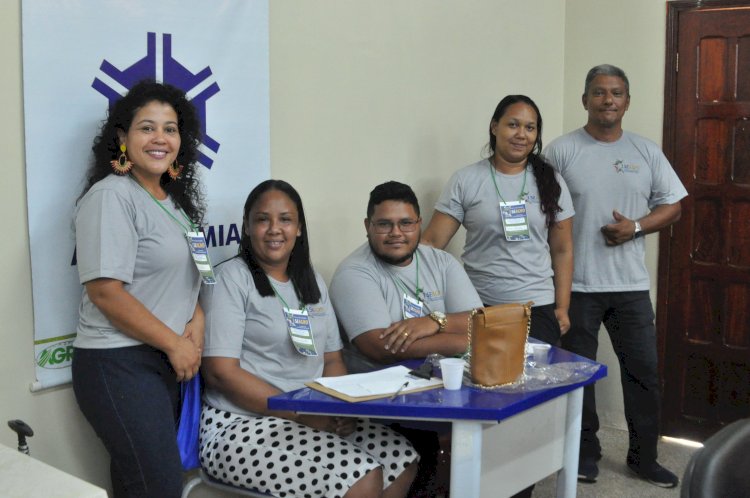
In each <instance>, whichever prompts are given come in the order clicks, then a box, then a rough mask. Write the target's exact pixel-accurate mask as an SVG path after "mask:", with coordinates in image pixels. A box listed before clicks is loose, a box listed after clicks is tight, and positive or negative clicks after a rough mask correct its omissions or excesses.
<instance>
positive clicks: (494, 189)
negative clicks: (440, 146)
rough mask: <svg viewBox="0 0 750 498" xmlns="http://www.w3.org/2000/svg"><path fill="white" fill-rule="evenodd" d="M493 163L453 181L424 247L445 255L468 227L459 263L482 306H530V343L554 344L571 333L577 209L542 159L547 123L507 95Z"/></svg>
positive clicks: (499, 111) (528, 103)
mask: <svg viewBox="0 0 750 498" xmlns="http://www.w3.org/2000/svg"><path fill="white" fill-rule="evenodd" d="M489 132H490V133H489V135H490V142H489V145H488V148H489V151H490V157H488V158H486V159H482V160H481V161H479V162H477V163H475V164H472V165H470V166H467V167H465V168H463V169H461V170H459V171H457V172H456V173H454V174H453V176H452V177H451V179H450V180H449V181H448V185H447V186H446V187H445V189H444V190H443V194H442V195H441V196H440V199H439V200H438V202H437V204H436V206H435V213H434V214H433V216H432V219H431V220H430V224H429V226H428V227H427V229H426V230H425V231H424V233H423V234H422V242H424V243H426V244H430V245H433V246H435V247H438V248H441V249H442V248H444V247H445V246H446V245H447V244H448V242H450V240H451V238H452V237H453V235H454V234H455V233H456V231H457V230H458V227H459V225H462V224H463V225H464V227H465V228H466V245H465V246H464V253H463V255H462V259H463V262H464V266H465V267H466V273H468V274H469V278H470V279H471V281H472V283H473V284H474V287H476V289H477V292H478V293H479V296H480V297H481V298H482V302H484V304H485V305H493V304H501V303H525V302H527V301H533V302H534V307H533V308H532V314H531V318H532V319H531V332H530V334H531V336H533V337H535V338H537V339H540V340H542V341H546V342H549V343H552V344H554V343H556V342H557V341H558V340H559V339H560V335H561V334H564V333H565V332H567V331H568V329H569V328H570V320H569V318H568V306H569V303H570V286H571V279H572V276H573V237H572V226H573V214H574V212H573V204H572V201H571V198H570V193H569V192H568V188H567V186H566V185H565V182H564V180H563V179H562V178H561V177H560V175H559V174H557V173H556V172H555V171H554V170H553V169H552V166H550V165H549V164H548V163H547V162H546V161H545V160H544V158H542V157H541V156H540V153H541V150H542V116H541V114H540V113H539V108H538V107H537V106H536V104H535V103H534V101H532V100H531V99H530V98H529V97H526V96H525V95H508V96H507V97H505V98H504V99H503V100H501V101H500V103H499V104H498V105H497V108H496V109H495V113H494V114H493V115H492V119H491V120H490V129H489Z"/></svg>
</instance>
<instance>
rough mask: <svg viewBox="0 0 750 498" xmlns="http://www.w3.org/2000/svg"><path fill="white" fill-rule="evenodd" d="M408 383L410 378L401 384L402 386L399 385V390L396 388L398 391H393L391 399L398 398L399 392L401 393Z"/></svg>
mask: <svg viewBox="0 0 750 498" xmlns="http://www.w3.org/2000/svg"><path fill="white" fill-rule="evenodd" d="M408 385H409V381H408V380H407V381H406V382H404V383H403V384H401V387H399V388H398V390H396V392H395V393H393V396H391V401H393V400H394V399H396V396H398V395H399V394H401V391H403V390H404V389H406V387H407V386H408Z"/></svg>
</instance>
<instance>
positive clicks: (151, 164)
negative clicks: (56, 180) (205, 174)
mask: <svg viewBox="0 0 750 498" xmlns="http://www.w3.org/2000/svg"><path fill="white" fill-rule="evenodd" d="M199 141H200V122H199V120H198V116H197V113H196V111H195V109H194V108H193V106H192V104H190V102H189V101H188V100H187V98H186V97H185V94H184V93H183V92H182V91H181V90H179V89H177V88H175V87H172V86H170V85H165V84H161V83H156V82H141V83H138V84H136V85H135V86H133V88H131V89H130V91H129V92H128V93H127V95H125V96H124V97H122V98H121V99H120V100H118V101H117V102H115V104H114V105H113V106H112V108H111V109H110V111H109V114H108V116H107V119H106V121H105V122H104V123H103V125H102V128H101V130H100V132H99V135H98V136H97V137H96V138H95V139H94V145H93V152H94V157H93V163H92V165H91V167H90V169H89V171H88V174H87V183H86V186H85V188H84V190H83V193H82V194H81V197H80V199H79V200H78V204H77V207H76V213H75V230H76V251H77V261H78V274H79V279H80V281H81V283H82V284H83V286H84V288H83V297H82V300H81V306H80V308H79V322H78V328H77V335H76V339H75V341H74V344H73V345H74V346H75V352H74V355H73V390H74V392H75V396H76V400H77V402H78V406H79V407H80V408H81V411H82V412H83V414H84V415H85V416H86V419H87V420H88V421H89V423H90V424H91V426H92V427H93V428H94V431H96V434H97V435H98V436H99V438H100V439H101V440H102V442H103V443H104V446H105V447H106V448H107V451H108V452H109V455H110V473H111V477H112V488H113V490H114V496H115V497H116V498H121V497H159V498H171V497H178V496H180V493H181V488H182V465H181V462H180V454H179V451H178V449H177V440H176V430H175V426H176V419H177V416H178V414H179V395H180V388H179V381H181V380H187V379H190V378H191V377H193V376H194V375H195V374H196V373H197V372H198V368H199V366H200V359H201V349H202V348H203V326H204V318H203V311H202V310H201V307H200V305H199V304H198V291H199V289H200V284H201V276H200V274H199V272H198V269H197V267H196V264H195V263H194V262H193V255H192V252H193V251H191V246H190V245H189V244H188V240H191V241H193V242H195V241H196V240H199V239H200V238H201V236H200V235H199V234H197V233H196V232H197V231H198V229H197V227H199V226H200V224H201V221H202V218H203V213H204V210H205V207H204V204H203V201H202V193H201V190H200V185H199V183H198V178H197V176H198V175H197V171H196V169H197V167H198V166H197V163H196V161H197V158H198V150H197V147H198V144H199ZM189 234H190V235H189ZM188 235H189V237H188ZM204 270H205V267H204V268H202V269H201V272H203V271H204Z"/></svg>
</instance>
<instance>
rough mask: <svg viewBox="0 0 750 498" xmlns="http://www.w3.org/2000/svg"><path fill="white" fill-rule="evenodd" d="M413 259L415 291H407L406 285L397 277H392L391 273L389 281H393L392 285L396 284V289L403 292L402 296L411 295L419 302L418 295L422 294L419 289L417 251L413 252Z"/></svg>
mask: <svg viewBox="0 0 750 498" xmlns="http://www.w3.org/2000/svg"><path fill="white" fill-rule="evenodd" d="M414 258H415V259H416V260H417V288H416V289H415V290H413V291H412V290H411V289H409V287H407V285H406V284H405V283H404V282H403V280H401V279H400V278H399V277H398V275H394V274H393V273H391V279H392V280H393V283H395V284H396V287H398V288H399V289H400V290H401V292H403V293H404V294H408V293H411V294H412V295H413V296H414V297H415V298H417V301H421V299H420V298H419V295H420V294H421V293H422V289H420V288H419V253H418V252H417V251H414ZM389 273H390V272H389Z"/></svg>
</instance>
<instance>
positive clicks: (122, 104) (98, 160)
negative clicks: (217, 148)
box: [79, 80, 206, 225]
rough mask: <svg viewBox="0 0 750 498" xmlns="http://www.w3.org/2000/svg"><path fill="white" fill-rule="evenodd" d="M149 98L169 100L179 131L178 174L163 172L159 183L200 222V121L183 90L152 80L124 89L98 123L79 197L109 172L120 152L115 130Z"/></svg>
mask: <svg viewBox="0 0 750 498" xmlns="http://www.w3.org/2000/svg"><path fill="white" fill-rule="evenodd" d="M150 102H162V103H165V104H169V105H170V106H171V107H172V108H173V109H174V111H175V113H176V114H177V126H178V129H179V132H180V142H181V143H180V150H179V152H178V153H177V162H178V163H179V164H180V165H182V166H183V170H182V174H181V175H180V177H179V178H178V179H177V180H172V179H171V178H170V177H169V175H168V174H167V173H164V174H163V175H162V177H161V185H162V187H164V190H165V191H166V192H167V193H168V194H169V195H170V196H171V197H172V199H174V201H175V202H176V203H177V204H178V205H179V206H180V207H181V208H182V209H183V210H184V211H185V214H187V215H188V217H189V218H190V219H191V220H193V222H194V223H196V224H197V225H201V224H202V223H203V215H204V214H205V211H206V206H205V202H204V198H203V191H202V189H201V186H200V183H199V181H198V177H197V168H198V166H197V164H196V162H197V160H198V145H199V144H200V141H201V123H200V120H199V118H198V113H197V112H196V110H195V107H193V104H191V103H190V101H189V100H188V99H187V97H186V95H185V92H183V91H182V90H180V89H179V88H177V87H174V86H172V85H168V84H166V83H159V82H156V81H154V80H143V81H140V82H138V83H136V84H135V85H134V86H133V87H132V88H131V89H130V91H128V93H127V94H126V95H125V96H124V97H122V98H121V99H119V100H118V101H116V102H115V103H114V105H113V106H112V107H111V109H110V110H109V113H108V114H107V119H106V120H104V122H103V123H102V126H101V129H100V130H99V134H98V135H97V136H96V138H94V144H93V146H92V147H91V150H92V151H93V153H94V157H93V162H92V164H91V166H90V167H89V170H88V172H87V174H86V186H85V187H84V189H83V192H81V196H80V197H79V199H80V198H81V197H83V196H84V194H86V192H88V191H89V189H90V188H91V187H92V186H93V185H94V184H95V183H96V182H98V181H99V180H102V179H103V178H105V177H107V176H108V175H110V174H113V171H112V167H111V165H110V161H111V160H113V159H116V158H117V157H118V156H119V155H120V139H119V136H118V134H117V132H118V130H120V131H122V132H125V133H127V131H128V130H129V129H130V125H131V123H132V121H133V118H134V117H135V114H136V113H137V112H138V110H139V109H140V108H142V107H143V106H145V105H147V104H148V103H150Z"/></svg>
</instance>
